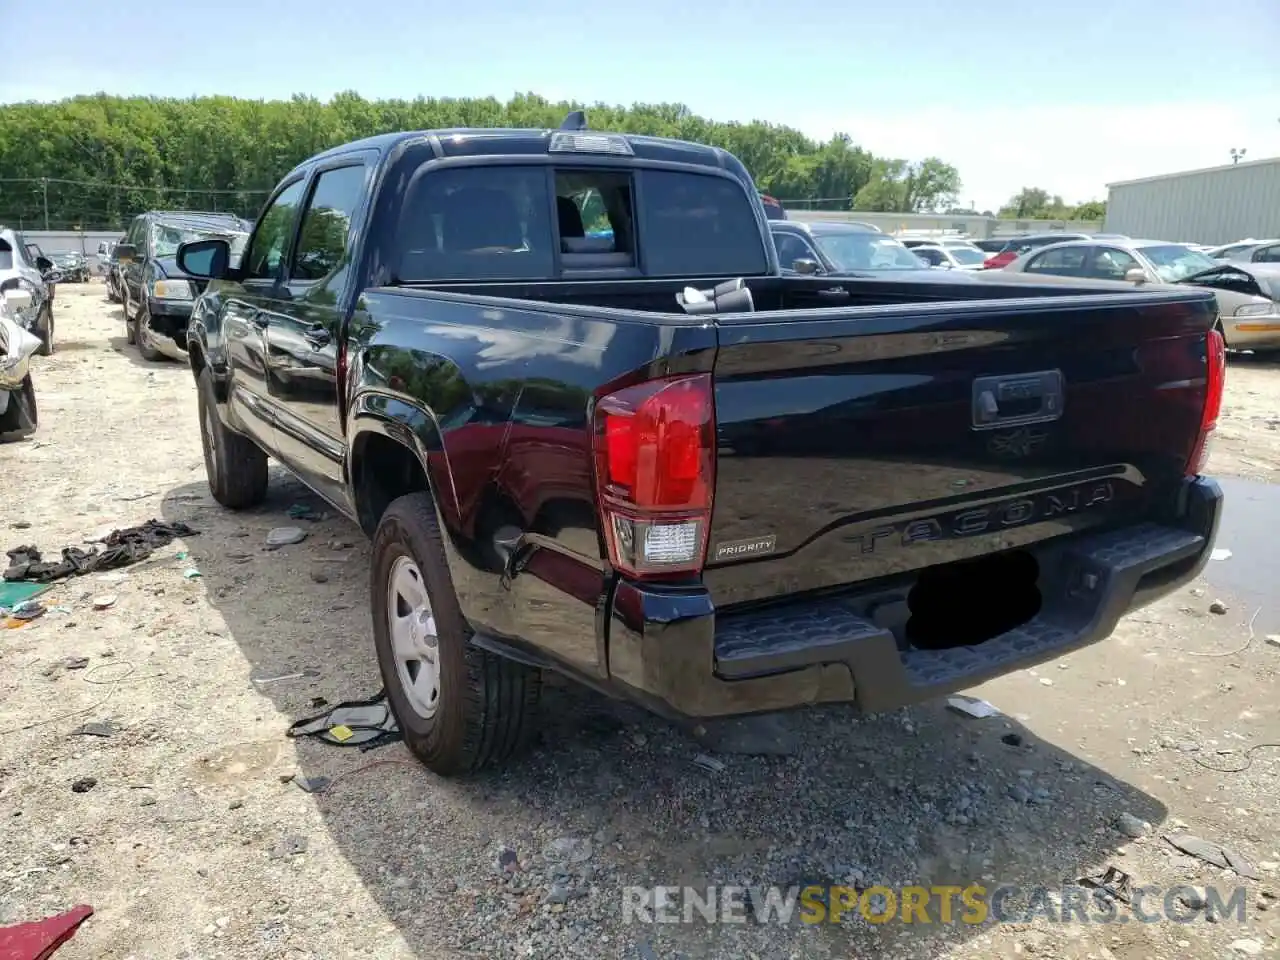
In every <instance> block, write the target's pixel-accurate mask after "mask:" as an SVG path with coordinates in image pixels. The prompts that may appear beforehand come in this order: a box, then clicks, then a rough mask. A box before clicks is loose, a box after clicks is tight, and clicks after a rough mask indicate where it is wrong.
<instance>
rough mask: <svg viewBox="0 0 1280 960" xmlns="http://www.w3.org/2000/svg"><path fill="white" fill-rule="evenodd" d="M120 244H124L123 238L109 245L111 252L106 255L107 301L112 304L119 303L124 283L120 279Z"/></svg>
mask: <svg viewBox="0 0 1280 960" xmlns="http://www.w3.org/2000/svg"><path fill="white" fill-rule="evenodd" d="M122 243H124V237H123V236H122V237H121V238H120V239H119V240H117V241H116V242H115V243H113V244H111V251H110V253H109V254H108V255H107V256H108V259H107V268H106V280H107V299H108V300H110V301H111V302H112V303H119V302H120V300H121V297H122V296H123V290H124V283H123V281H122V279H121V264H120V255H119V249H120V244H122Z"/></svg>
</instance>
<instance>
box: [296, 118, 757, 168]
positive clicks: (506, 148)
mask: <svg viewBox="0 0 1280 960" xmlns="http://www.w3.org/2000/svg"><path fill="white" fill-rule="evenodd" d="M559 132H564V131H563V130H556V129H552V128H550V127H548V128H545V129H520V128H513V127H451V128H448V129H443V130H410V131H401V132H398V133H383V134H378V135H376V136H372V137H365V138H364V139H363V140H355V141H353V142H351V143H344V144H342V145H340V146H337V147H332V148H330V149H329V150H326V151H324V152H323V153H319V154H316V155H315V156H313V157H308V158H307V159H306V160H304V161H303V162H302V163H300V164H298V166H297V167H295V168H294V170H295V171H296V170H300V169H302V168H303V167H306V166H309V165H310V164H312V163H315V162H317V161H320V160H325V159H330V158H333V157H337V156H341V155H342V154H344V153H354V152H357V151H361V150H377V151H378V152H379V153H383V154H385V153H387V152H389V151H390V150H392V149H393V148H394V147H396V146H397V145H398V144H401V143H405V142H408V141H412V140H423V139H428V140H430V141H431V142H432V144H433V145H434V146H436V148H437V149H438V150H439V152H440V154H441V155H442V156H445V157H463V156H471V157H476V156H521V155H523V156H528V155H530V154H539V153H542V154H545V153H548V152H549V151H548V149H547V148H548V147H549V146H550V143H551V137H552V135H553V134H555V133H559ZM572 132H575V133H581V134H583V135H585V136H597V137H599V136H608V137H620V138H622V139H624V140H626V142H627V143H628V144H629V145H630V147H631V149H632V151H633V153H634V155H635V157H636V158H637V159H639V160H658V161H668V162H674V163H691V164H697V165H701V166H707V167H718V168H721V169H726V170H730V169H735V168H736V167H737V166H739V164H737V163H734V162H733V157H732V155H731V154H729V153H727V152H726V151H724V150H722V149H720V148H719V147H709V146H707V145H706V144H702V143H691V142H689V141H687V140H673V139H669V138H666V137H649V136H643V135H640V134H632V133H612V132H609V131H604V130H576V131H572Z"/></svg>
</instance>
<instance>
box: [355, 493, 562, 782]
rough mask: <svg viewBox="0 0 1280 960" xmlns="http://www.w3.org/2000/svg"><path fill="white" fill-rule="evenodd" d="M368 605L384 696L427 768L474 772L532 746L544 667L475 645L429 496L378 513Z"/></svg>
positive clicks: (400, 502) (421, 495) (410, 498)
mask: <svg viewBox="0 0 1280 960" xmlns="http://www.w3.org/2000/svg"><path fill="white" fill-rule="evenodd" d="M370 603H371V606H372V613H373V639H374V646H375V648H376V649H377V653H378V666H379V667H380V669H381V671H382V679H383V683H384V684H385V687H386V691H387V699H388V701H389V702H390V704H391V709H392V710H393V711H394V712H395V715H396V720H397V721H398V722H399V725H400V730H401V733H402V734H403V735H404V739H405V743H406V744H407V745H408V747H409V749H410V750H412V751H413V753H414V755H415V756H417V758H418V759H419V760H421V761H422V762H423V763H424V764H425V765H426V766H427V767H428V768H430V769H431V770H433V771H435V772H436V773H438V774H441V775H442V776H450V775H454V774H463V773H471V772H474V771H476V770H478V769H480V768H481V767H484V766H487V765H489V764H491V763H494V762H498V761H502V760H506V759H507V758H509V757H511V756H512V755H513V754H515V753H516V752H517V751H518V750H520V749H521V748H523V747H524V746H525V745H526V744H527V743H528V742H529V740H530V739H531V736H532V734H533V730H534V725H535V722H536V717H537V708H538V699H539V696H540V694H541V690H542V674H541V671H539V670H537V669H534V668H531V667H527V666H525V665H524V664H520V663H516V662H514V661H512V660H507V659H505V658H503V657H498V656H495V655H494V654H492V653H488V652H487V651H485V650H482V649H480V648H479V647H476V646H473V645H472V644H471V642H470V640H471V633H470V629H469V628H468V626H467V623H466V619H465V618H464V617H463V615H462V609H461V608H460V607H459V605H458V597H457V594H456V593H455V592H454V588H453V581H452V579H451V577H450V576H449V567H448V564H447V562H446V560H445V554H444V544H443V541H442V540H441V536H440V528H439V524H438V523H437V521H436V511H435V507H434V505H433V504H432V501H431V497H430V496H429V495H428V494H426V493H411V494H408V495H406V496H403V497H400V498H399V499H397V500H395V501H394V502H393V503H392V504H391V506H389V507H388V508H387V511H386V513H384V514H383V516H382V520H381V521H380V522H379V524H378V529H377V531H376V532H375V533H374V537H373V569H372V583H371V585H370Z"/></svg>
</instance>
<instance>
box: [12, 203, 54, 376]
mask: <svg viewBox="0 0 1280 960" xmlns="http://www.w3.org/2000/svg"><path fill="white" fill-rule="evenodd" d="M33 248H34V249H35V251H36V253H32V252H31V251H32V249H33ZM39 250H40V248H39V247H37V246H36V245H35V244H33V243H27V242H26V241H25V240H24V239H23V237H22V234H20V233H19V232H18V231H16V230H9V229H7V228H5V227H3V226H0V294H8V293H10V292H14V291H17V292H20V293H23V294H25V295H26V296H25V297H15V298H12V299H11V300H10V302H9V311H10V315H11V316H12V317H13V319H14V321H15V322H16V323H17V324H18V326H20V327H21V328H22V329H24V330H25V331H27V333H29V334H31V335H32V336H34V337H35V338H36V339H37V340H39V341H40V349H39V350H38V351H37V352H38V353H39V354H40V355H41V356H42V357H47V356H49V354H51V353H53V291H54V287H53V285H52V284H50V283H49V282H48V281H47V280H45V274H46V273H51V272H52V271H53V269H54V268H53V262H52V261H51V260H50V259H49V258H48V257H46V256H44V254H42V253H40V252H39ZM19 301H20V304H19Z"/></svg>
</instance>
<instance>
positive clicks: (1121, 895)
mask: <svg viewBox="0 0 1280 960" xmlns="http://www.w3.org/2000/svg"><path fill="white" fill-rule="evenodd" d="M1076 883H1078V884H1080V886H1082V887H1089V888H1090V889H1092V890H1094V891H1095V893H1094V896H1095V897H1096V896H1098V895H1099V894H1101V895H1102V896H1103V897H1104V898H1107V899H1111V900H1119V901H1120V902H1121V903H1129V902H1130V900H1132V899H1133V877H1131V876H1130V875H1129V874H1127V873H1125V872H1124V871H1123V870H1121V869H1120V868H1119V867H1111V866H1109V867H1107V869H1106V870H1104V871H1103V872H1102V873H1096V874H1093V875H1091V876H1087V877H1079V878H1078V879H1077V880H1076Z"/></svg>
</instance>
